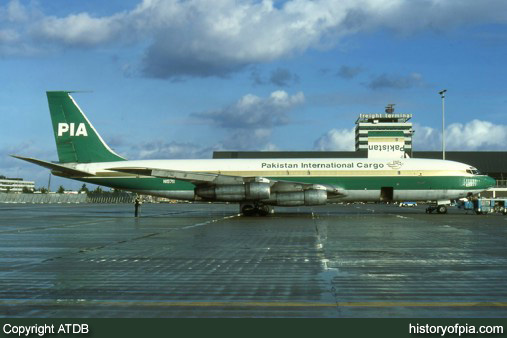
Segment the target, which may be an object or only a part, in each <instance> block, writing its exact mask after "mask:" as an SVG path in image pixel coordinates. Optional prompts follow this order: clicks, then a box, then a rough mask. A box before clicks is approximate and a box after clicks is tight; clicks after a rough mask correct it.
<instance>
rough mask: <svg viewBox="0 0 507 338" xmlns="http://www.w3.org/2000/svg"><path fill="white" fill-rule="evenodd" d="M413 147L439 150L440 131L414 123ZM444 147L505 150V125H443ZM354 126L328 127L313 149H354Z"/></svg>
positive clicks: (488, 123)
mask: <svg viewBox="0 0 507 338" xmlns="http://www.w3.org/2000/svg"><path fill="white" fill-rule="evenodd" d="M414 130H415V133H414V136H413V140H412V143H413V147H414V151H424V150H441V149H442V132H441V130H439V129H435V128H432V127H428V126H422V125H419V124H414ZM445 139H446V149H447V150H454V151H485V150H493V151H494V150H497V151H500V150H505V149H506V144H507V125H503V124H493V123H492V122H489V121H481V120H472V121H469V122H467V123H464V124H462V123H453V124H450V125H449V126H447V127H446V128H445ZM354 142H355V130H354V128H352V129H331V130H329V131H328V132H326V133H325V134H323V135H322V136H321V137H319V138H318V139H317V140H316V141H315V143H314V149H315V150H321V151H324V150H328V151H332V150H350V151H352V150H354V149H355V144H354Z"/></svg>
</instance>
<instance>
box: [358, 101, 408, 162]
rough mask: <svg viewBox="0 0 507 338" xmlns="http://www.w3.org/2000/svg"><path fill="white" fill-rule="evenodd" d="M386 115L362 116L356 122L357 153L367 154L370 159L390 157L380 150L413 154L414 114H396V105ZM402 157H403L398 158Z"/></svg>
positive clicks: (388, 107)
mask: <svg viewBox="0 0 507 338" xmlns="http://www.w3.org/2000/svg"><path fill="white" fill-rule="evenodd" d="M385 111H386V112H385V113H374V114H360V115H359V117H358V119H357V120H356V151H364V152H367V154H368V157H389V155H390V154H387V153H384V154H382V153H380V154H379V150H394V149H395V150H396V151H397V152H398V151H401V152H402V155H403V152H404V153H405V154H408V155H409V156H410V155H411V154H412V135H413V133H414V130H413V129H412V122H408V121H409V120H410V119H411V118H412V114H394V104H389V105H387V107H386V110H385ZM398 157H402V156H398Z"/></svg>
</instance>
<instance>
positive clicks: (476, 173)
mask: <svg viewBox="0 0 507 338" xmlns="http://www.w3.org/2000/svg"><path fill="white" fill-rule="evenodd" d="M467 173H469V174H472V175H480V174H481V173H480V172H479V170H477V169H475V168H470V169H467Z"/></svg>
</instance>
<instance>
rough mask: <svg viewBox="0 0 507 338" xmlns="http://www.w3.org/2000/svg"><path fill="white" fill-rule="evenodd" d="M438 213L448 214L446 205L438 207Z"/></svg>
mask: <svg viewBox="0 0 507 338" xmlns="http://www.w3.org/2000/svg"><path fill="white" fill-rule="evenodd" d="M437 212H438V213H439V214H447V207H446V206H445V205H439V206H437Z"/></svg>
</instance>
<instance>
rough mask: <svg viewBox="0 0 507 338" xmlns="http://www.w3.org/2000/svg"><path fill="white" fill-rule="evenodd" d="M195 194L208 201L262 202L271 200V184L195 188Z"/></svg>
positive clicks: (253, 183)
mask: <svg viewBox="0 0 507 338" xmlns="http://www.w3.org/2000/svg"><path fill="white" fill-rule="evenodd" d="M195 194H196V195H197V196H200V197H202V198H204V199H207V200H216V201H224V202H237V201H260V200H265V199H269V197H270V195H271V189H270V185H269V183H260V182H248V183H245V184H234V185H213V186H201V187H197V188H195Z"/></svg>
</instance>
